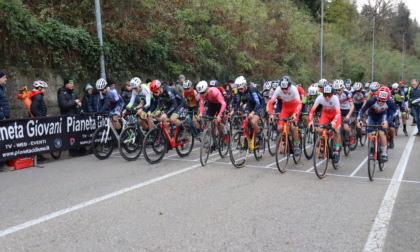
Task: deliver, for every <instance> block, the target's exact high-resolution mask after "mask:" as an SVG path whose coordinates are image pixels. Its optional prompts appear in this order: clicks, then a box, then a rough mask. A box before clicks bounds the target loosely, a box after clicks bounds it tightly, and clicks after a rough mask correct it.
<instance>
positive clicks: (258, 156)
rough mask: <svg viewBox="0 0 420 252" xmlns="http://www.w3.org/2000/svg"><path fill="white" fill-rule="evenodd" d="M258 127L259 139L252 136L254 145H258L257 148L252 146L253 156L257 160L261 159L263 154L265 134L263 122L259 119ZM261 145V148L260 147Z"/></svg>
mask: <svg viewBox="0 0 420 252" xmlns="http://www.w3.org/2000/svg"><path fill="white" fill-rule="evenodd" d="M258 126H259V128H260V133H259V134H260V137H261V138H260V139H258V137H257V136H256V137H255V138H254V146H258V148H254V157H255V159H256V160H257V161H259V160H261V158H262V157H263V156H264V152H265V135H264V122H263V121H262V120H261V119H260V123H259V124H258ZM261 147H262V148H261Z"/></svg>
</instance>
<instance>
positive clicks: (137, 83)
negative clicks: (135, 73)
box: [130, 77, 141, 89]
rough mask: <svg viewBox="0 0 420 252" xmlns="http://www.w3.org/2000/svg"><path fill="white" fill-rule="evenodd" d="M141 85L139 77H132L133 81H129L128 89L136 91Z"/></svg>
mask: <svg viewBox="0 0 420 252" xmlns="http://www.w3.org/2000/svg"><path fill="white" fill-rule="evenodd" d="M140 84H141V80H140V78H139V77H134V78H133V79H131V81H130V87H132V88H134V89H136V88H139V87H140Z"/></svg>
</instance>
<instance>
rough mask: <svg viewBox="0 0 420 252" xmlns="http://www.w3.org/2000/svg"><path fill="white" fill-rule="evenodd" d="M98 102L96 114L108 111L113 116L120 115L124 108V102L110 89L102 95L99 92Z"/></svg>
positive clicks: (115, 91)
mask: <svg viewBox="0 0 420 252" xmlns="http://www.w3.org/2000/svg"><path fill="white" fill-rule="evenodd" d="M99 96H100V100H99V106H98V112H105V111H107V110H108V111H109V112H111V113H113V114H115V115H120V114H121V110H122V108H123V107H124V100H123V99H122V97H121V96H120V95H119V94H118V92H117V90H115V88H112V87H110V88H109V90H108V91H107V92H106V93H105V94H104V93H102V92H99Z"/></svg>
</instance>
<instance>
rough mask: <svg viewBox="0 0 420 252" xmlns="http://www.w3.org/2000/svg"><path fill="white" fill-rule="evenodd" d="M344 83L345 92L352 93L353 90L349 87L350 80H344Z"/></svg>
mask: <svg viewBox="0 0 420 252" xmlns="http://www.w3.org/2000/svg"><path fill="white" fill-rule="evenodd" d="M344 83H345V85H346V90H347V91H349V92H352V91H353V88H352V86H351V80H350V79H346V80H345V81H344Z"/></svg>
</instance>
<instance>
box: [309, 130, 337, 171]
mask: <svg viewBox="0 0 420 252" xmlns="http://www.w3.org/2000/svg"><path fill="white" fill-rule="evenodd" d="M319 127H320V128H321V129H322V133H321V136H320V137H318V139H317V140H316V142H315V146H314V153H313V162H314V169H315V174H316V176H317V177H318V178H320V179H323V178H325V176H326V175H327V171H328V164H329V162H328V161H329V160H330V159H331V158H332V153H333V151H334V150H333V146H334V134H335V130H334V128H332V126H331V124H321V125H319ZM322 163H325V166H321V164H322ZM332 164H333V167H334V169H337V168H338V163H337V164H335V163H334V162H332Z"/></svg>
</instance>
